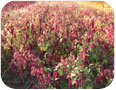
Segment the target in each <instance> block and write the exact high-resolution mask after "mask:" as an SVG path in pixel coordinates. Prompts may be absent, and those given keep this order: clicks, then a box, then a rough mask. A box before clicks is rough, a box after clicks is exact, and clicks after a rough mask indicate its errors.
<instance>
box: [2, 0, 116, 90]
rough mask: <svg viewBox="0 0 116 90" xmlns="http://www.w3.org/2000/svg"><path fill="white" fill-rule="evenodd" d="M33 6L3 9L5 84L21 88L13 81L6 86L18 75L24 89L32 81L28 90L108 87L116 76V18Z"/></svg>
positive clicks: (73, 6)
mask: <svg viewBox="0 0 116 90" xmlns="http://www.w3.org/2000/svg"><path fill="white" fill-rule="evenodd" d="M11 3H12V4H13V3H17V2H10V3H9V4H8V7H9V8H10V7H11V8H12V4H11ZM31 3H33V2H30V5H29V6H26V5H27V2H26V3H25V2H23V6H24V7H23V8H21V9H20V7H21V6H22V5H21V3H20V4H19V3H18V4H16V5H19V6H16V8H14V10H11V11H10V10H7V9H6V8H7V7H6V6H5V7H4V8H5V11H4V8H3V12H2V31H1V50H2V51H1V52H2V54H1V58H2V59H1V61H2V79H3V81H4V83H5V84H6V85H8V86H10V87H13V85H14V84H16V83H17V81H16V82H15V83H13V82H12V81H13V80H14V79H12V78H11V79H12V80H11V81H9V82H7V81H6V80H8V79H7V78H6V76H5V73H6V75H8V74H9V73H8V74H7V72H12V73H14V77H15V78H20V81H21V82H20V83H22V84H23V85H25V83H26V84H27V81H28V84H30V86H28V85H27V86H28V87H23V88H42V89H53V88H57V89H58V88H59V89H60V88H65V89H67V88H69V89H72V88H85V89H87V88H104V87H106V86H108V85H109V84H110V83H111V82H112V79H113V76H114V14H113V12H108V13H107V12H104V11H100V10H98V9H95V8H92V7H87V6H84V5H80V4H78V3H77V2H36V3H35V2H34V3H33V4H31ZM20 5H21V6H20ZM25 6H26V7H25ZM18 7H19V8H18ZM15 9H16V10H15ZM17 10H18V12H17ZM8 76H9V77H10V75H8ZM8 76H7V77H8ZM16 80H17V79H16ZM25 86H26V85H25ZM13 88H17V87H16V86H15V87H13Z"/></svg>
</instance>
